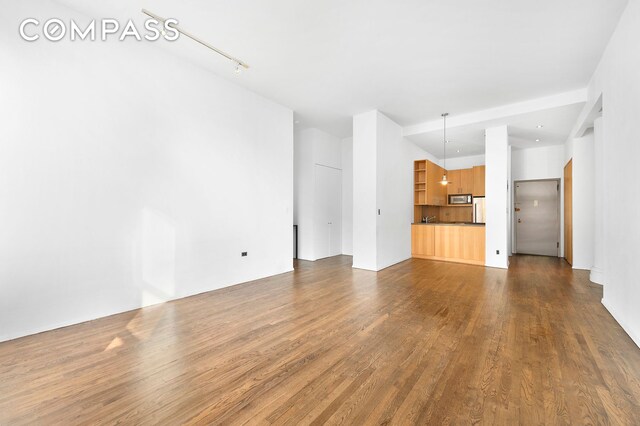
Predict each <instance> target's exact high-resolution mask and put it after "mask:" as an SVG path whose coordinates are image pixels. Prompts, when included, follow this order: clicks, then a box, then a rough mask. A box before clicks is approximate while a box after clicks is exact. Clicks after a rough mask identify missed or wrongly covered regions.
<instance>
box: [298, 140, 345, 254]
mask: <svg viewBox="0 0 640 426" xmlns="http://www.w3.org/2000/svg"><path fill="white" fill-rule="evenodd" d="M294 152H295V166H294V170H295V179H294V181H295V187H294V224H296V225H298V258H299V259H304V260H317V259H318V256H319V255H318V253H319V252H320V250H319V248H318V247H317V244H318V243H319V240H318V239H317V238H316V237H315V233H314V223H315V213H316V210H317V202H316V195H317V194H316V193H315V191H316V185H315V182H316V175H315V173H316V165H321V166H326V167H331V168H334V169H339V170H342V141H341V140H340V138H338V137H336V136H333V135H330V134H329V133H326V132H324V131H322V130H319V129H315V128H307V129H296V131H295V137H294Z"/></svg>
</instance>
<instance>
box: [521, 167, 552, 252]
mask: <svg viewBox="0 0 640 426" xmlns="http://www.w3.org/2000/svg"><path fill="white" fill-rule="evenodd" d="M514 187H515V188H514V215H513V221H514V227H513V229H514V233H515V250H514V252H515V253H518V254H534V255H538V256H554V257H558V256H559V255H560V179H544V180H528V181H516V182H514Z"/></svg>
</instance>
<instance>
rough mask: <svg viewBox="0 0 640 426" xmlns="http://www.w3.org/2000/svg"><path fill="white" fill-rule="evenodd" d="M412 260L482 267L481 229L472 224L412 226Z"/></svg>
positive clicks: (483, 233) (482, 236)
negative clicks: (442, 261) (413, 258)
mask: <svg viewBox="0 0 640 426" xmlns="http://www.w3.org/2000/svg"><path fill="white" fill-rule="evenodd" d="M411 255H412V257H416V258H420V259H430V260H444V261H448V262H458V263H468V264H472V265H484V264H485V227H484V224H474V223H414V224H412V225H411Z"/></svg>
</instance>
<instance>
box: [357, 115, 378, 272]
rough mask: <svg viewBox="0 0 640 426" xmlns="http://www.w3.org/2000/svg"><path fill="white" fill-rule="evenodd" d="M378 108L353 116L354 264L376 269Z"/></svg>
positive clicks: (358, 266)
mask: <svg viewBox="0 0 640 426" xmlns="http://www.w3.org/2000/svg"><path fill="white" fill-rule="evenodd" d="M377 126H378V111H369V112H366V113H362V114H358V115H356V116H354V117H353V267H354V268H359V269H368V270H371V271H377V270H378V267H377V241H376V239H377V218H376V215H377V207H376V202H377V198H376V192H377V169H376V162H377V147H378V142H377V138H378V129H377Z"/></svg>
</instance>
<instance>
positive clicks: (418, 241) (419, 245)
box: [411, 225, 436, 257]
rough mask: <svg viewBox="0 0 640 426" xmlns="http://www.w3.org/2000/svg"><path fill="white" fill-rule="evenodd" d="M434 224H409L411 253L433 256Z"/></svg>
mask: <svg viewBox="0 0 640 426" xmlns="http://www.w3.org/2000/svg"><path fill="white" fill-rule="evenodd" d="M435 231H436V228H435V226H431V225H413V226H411V255H412V256H413V257H417V256H435V247H436V245H435V242H436V238H435Z"/></svg>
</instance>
